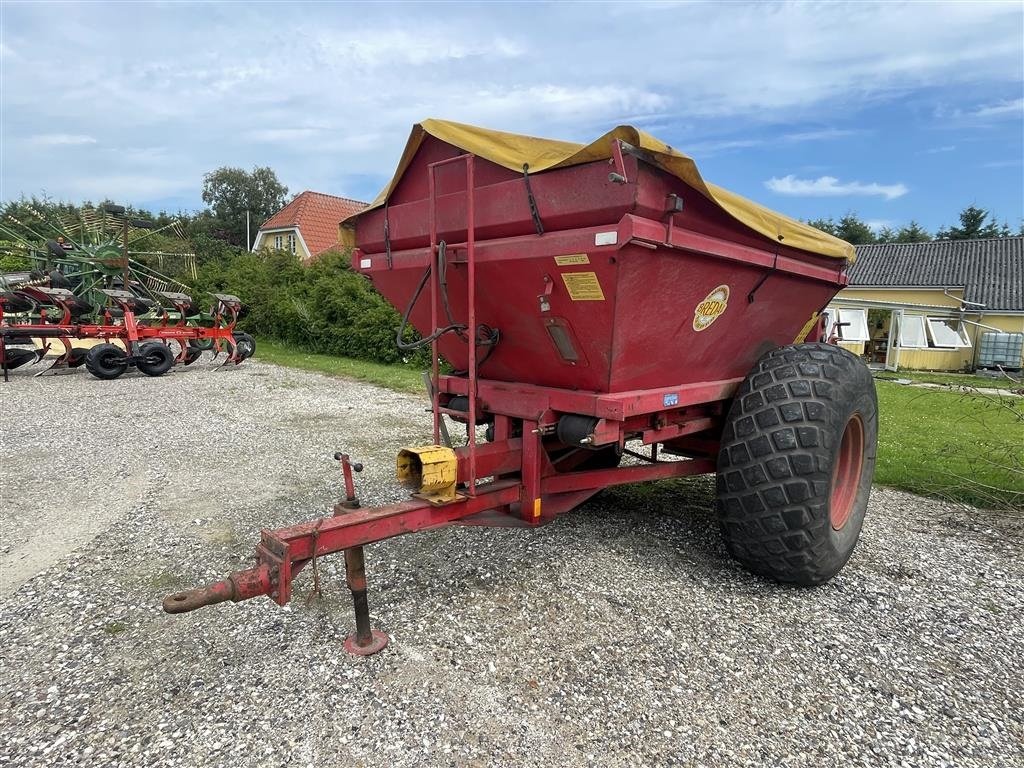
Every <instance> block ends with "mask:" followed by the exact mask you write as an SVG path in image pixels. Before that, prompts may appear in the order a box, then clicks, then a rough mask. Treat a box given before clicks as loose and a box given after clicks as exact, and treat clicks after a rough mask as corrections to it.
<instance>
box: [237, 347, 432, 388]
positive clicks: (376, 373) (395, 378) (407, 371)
mask: <svg viewBox="0 0 1024 768" xmlns="http://www.w3.org/2000/svg"><path fill="white" fill-rule="evenodd" d="M255 357H256V359H257V360H262V361H263V362H265V363H275V364H276V365H284V366H287V367H289V368H301V369H302V370H304V371H315V372H316V373H326V374H327V375H328V376H342V377H344V378H347V379H357V380H358V381H365V382H369V383H370V384H376V385H378V386H381V387H387V388H388V389H393V390H395V391H398V392H412V393H415V394H424V393H425V391H426V390H425V388H424V386H423V373H422V372H421V371H420V370H419V369H418V368H407V367H405V366H401V365H382V364H381V363H370V362H367V361H366V360H354V359H351V358H347V357H334V356H333V355H316V354H312V353H309V352H302V351H299V350H295V349H292V348H289V347H287V346H285V345H284V344H281V343H279V342H276V341H268V340H267V339H263V338H260V339H258V340H257V342H256V355H255Z"/></svg>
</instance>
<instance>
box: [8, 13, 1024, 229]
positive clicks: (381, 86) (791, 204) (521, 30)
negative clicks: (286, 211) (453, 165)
mask: <svg viewBox="0 0 1024 768" xmlns="http://www.w3.org/2000/svg"><path fill="white" fill-rule="evenodd" d="M0 14H2V19H0V66H2V83H0V85H2V91H0V107H2V115H0V117H2V157H0V164H2V173H0V198H2V199H4V200H7V199H10V198H14V197H17V196H19V195H22V194H24V195H33V194H36V195H39V194H46V195H49V196H51V197H53V198H58V199H67V200H72V201H79V200H83V199H94V200H95V199H99V198H103V197H108V198H111V199H114V200H117V201H121V202H128V203H132V204H135V205H138V206H142V207H147V208H153V209H160V208H163V209H167V210H171V211H174V210H179V209H184V210H191V209H195V208H199V207H201V206H202V201H201V199H200V190H201V185H202V176H203V174H204V173H205V172H207V171H210V170H212V169H214V168H217V167H218V166H222V165H237V166H242V167H246V168H251V167H252V166H254V165H269V166H271V167H272V168H274V169H275V170H276V171H277V173H278V175H279V176H280V177H281V179H282V180H283V181H284V182H285V183H286V184H287V185H288V187H289V188H290V189H291V191H292V192H299V191H301V190H303V189H314V190H318V191H322V192H330V193H333V194H338V195H344V196H347V197H354V198H357V199H363V200H369V199H371V198H372V197H373V196H374V195H375V194H376V193H377V191H378V190H379V189H380V187H381V186H382V185H383V184H384V182H385V181H386V179H387V178H388V177H390V174H391V172H392V170H393V168H394V165H395V163H396V162H397V159H398V156H399V154H400V152H401V149H402V146H403V145H404V143H405V139H406V137H407V135H408V132H409V128H410V127H411V125H412V124H413V123H415V122H416V121H418V120H420V119H422V118H425V117H443V118H449V119H453V120H459V121H462V122H469V123H475V124H479V125H486V126H490V127H494V128H501V129H504V130H510V131H517V132H522V133H531V134H535V135H541V136H550V137H554V138H560V139H568V140H577V141H589V140H591V139H593V138H595V137H596V136H598V135H600V134H601V133H603V132H605V131H606V130H608V129H609V128H611V127H612V126H614V125H616V124H619V123H632V124H634V125H637V126H640V127H642V128H645V129H647V130H649V131H650V132H652V133H654V134H655V135H656V136H658V137H659V138H661V139H663V140H665V141H667V142H668V143H670V144H672V145H673V146H676V147H679V148H681V149H683V150H684V151H686V152H688V153H689V154H690V155H691V156H693V157H694V158H695V159H696V160H697V163H698V166H699V167H700V168H701V170H702V171H703V173H704V175H705V176H706V177H707V178H708V179H710V180H712V181H714V182H716V183H719V184H721V185H723V186H725V187H728V188H730V189H733V190H735V191H737V192H740V193H741V194H744V195H747V196H748V197H751V198H754V199H756V200H758V201H760V202H762V203H765V204H767V205H769V206H771V207H773V208H776V209H778V210H781V211H783V212H786V213H788V214H790V215H793V216H798V217H801V218H813V217H818V216H835V217H838V216H841V215H843V214H844V213H846V212H848V211H855V212H857V213H858V214H859V215H860V216H861V217H862V218H864V219H867V220H869V221H871V222H875V223H876V224H878V225H880V224H882V223H888V224H891V225H899V224H902V223H905V222H907V221H909V220H910V219H917V220H918V221H920V222H922V223H923V224H924V225H925V226H927V227H929V228H931V229H935V228H937V227H939V226H941V225H943V224H948V223H951V222H953V221H955V218H956V214H957V212H958V211H959V210H960V209H961V208H963V207H964V206H966V205H968V204H971V203H975V204H978V205H981V206H983V207H986V208H989V209H991V210H992V211H993V212H994V213H995V214H996V215H997V216H998V217H999V219H1000V220H1003V219H1005V220H1007V221H1009V222H1010V224H1011V226H1013V227H1014V228H1016V227H1017V226H1019V225H1020V222H1021V217H1022V215H1024V191H1022V190H1024V168H1022V156H1024V71H1022V69H1024V5H1022V3H1020V2H1016V1H1011V2H990V3H986V2H959V3H953V2H949V3H924V2H918V3H908V4H899V3H895V2H887V3H883V4H879V5H872V4H869V3H866V2H861V3H851V4H841V3H799V4H746V3H725V2H722V3H707V4H704V3H669V2H663V3H655V2H651V3H639V2H633V3H628V4H627V3H623V4H617V3H605V4H595V5H583V4H571V5H570V4H530V5H522V4H514V3H481V4H456V3H448V4H432V5H427V4H419V5H410V4H400V3H391V4H385V3H378V4H372V5H361V4H354V3H318V4H308V5H304V4H300V3H230V4H229V3H221V4H185V3H157V4H150V5H145V4H141V3H140V4H130V3H103V4H97V3H89V4H87V3H45V2H35V3H24V4H21V3H16V2H10V1H8V0H5V1H4V2H2V3H0Z"/></svg>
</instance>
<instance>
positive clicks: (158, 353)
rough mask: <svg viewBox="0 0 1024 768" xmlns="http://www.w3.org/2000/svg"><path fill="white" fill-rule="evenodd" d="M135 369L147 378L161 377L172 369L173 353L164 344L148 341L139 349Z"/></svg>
mask: <svg viewBox="0 0 1024 768" xmlns="http://www.w3.org/2000/svg"><path fill="white" fill-rule="evenodd" d="M135 367H136V368H138V369H139V370H140V371H142V372H143V373H144V374H146V375H147V376H163V375H164V374H165V373H167V372H168V371H169V370H171V368H173V367H174V353H173V352H171V348H170V347H168V346H167V345H166V344H161V343H160V342H159V341H148V342H146V343H145V344H142V345H141V346H140V347H139V356H138V358H137V359H136V361H135Z"/></svg>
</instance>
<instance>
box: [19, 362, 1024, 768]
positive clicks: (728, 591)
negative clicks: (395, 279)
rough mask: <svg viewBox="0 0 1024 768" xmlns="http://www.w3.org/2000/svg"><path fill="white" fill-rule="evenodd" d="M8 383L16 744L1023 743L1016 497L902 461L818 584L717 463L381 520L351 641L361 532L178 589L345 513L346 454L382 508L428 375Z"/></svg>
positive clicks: (90, 749)
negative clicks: (310, 523) (957, 492)
mask: <svg viewBox="0 0 1024 768" xmlns="http://www.w3.org/2000/svg"><path fill="white" fill-rule="evenodd" d="M271 349H272V347H271ZM392 371H393V376H394V379H393V380H392V381H390V382H388V383H390V384H391V386H393V387H394V386H399V387H401V382H402V381H404V382H405V384H406V386H407V387H408V388H413V387H414V386H415V385H414V383H413V379H412V378H411V377H407V376H406V374H405V372H404V370H403V369H392ZM403 377H404V378H403ZM878 386H879V393H880V400H881V402H882V424H883V429H882V435H881V439H880V446H881V447H880V458H879V470H878V473H879V480H880V481H882V482H890V483H895V482H898V481H897V480H894V479H893V478H898V476H899V473H900V472H904V473H909V475H910V476H919V475H920V471H919V468H915V465H916V464H917V463H918V459H915V460H914V461H913V462H903V463H902V464H901V463H900V462H897V461H895V460H894V459H892V458H886V456H885V453H884V452H885V451H886V450H890V449H887V448H886V446H887V439H889V437H887V425H889V426H890V428H891V427H892V426H897V427H898V426H900V424H902V423H903V422H899V423H895V422H887V418H896V417H895V416H893V414H894V413H895V412H896V410H898V411H899V412H900V413H905V412H906V411H907V409H908V408H912V407H913V403H914V402H916V401H914V400H913V398H915V397H921V396H922V395H920V394H919V392H918V391H917V390H914V389H912V388H900V387H899V386H898V385H895V384H890V383H880V384H879V385H878ZM2 393H3V406H2V414H0V418H2V423H0V435H2V455H0V459H2V467H3V471H2V477H0V479H2V486H0V497H2V505H0V515H2V518H0V525H2V529H3V531H4V538H3V542H2V548H0V570H2V574H3V584H2V593H0V642H2V643H3V646H4V648H6V649H7V651H6V652H5V654H4V656H3V658H2V661H0V671H2V673H3V674H2V677H0V718H2V720H3V722H4V723H5V738H4V740H3V743H2V744H0V763H3V764H9V765H18V766H53V765H64V764H68V765H70V764H83V765H108V764H110V765H115V764H116V765H122V766H133V765H138V766H174V765H182V766H187V765H211V766H216V765H222V766H232V767H233V766H260V765H301V766H305V765H327V764H354V765H359V764H365V765H371V764H379V763H380V762H382V761H386V762H389V763H391V764H394V765H405V766H413V765H423V764H427V763H430V764H451V765H503V764H507V765H512V764H517V765H519V764H538V765H539V764H545V765H592V764H595V763H597V762H599V763H602V764H607V765H638V764H669V763H675V764H682V765H686V764H709V763H713V764H716V765H762V764H772V765H794V766H795V765H808V764H829V763H832V762H835V763H837V764H849V765H877V764H894V765H899V764H906V765H915V766H918V765H948V764H955V765H958V766H991V765H1012V764H1018V763H1020V762H1021V761H1022V760H1024V749H1022V746H1021V745H1022V744H1024V717H1022V715H1021V712H1022V711H1024V672H1022V670H1021V669H1020V665H1018V664H1014V663H1012V660H1013V659H1016V658H1020V657H1021V656H1022V654H1024V628H1022V626H1021V623H1020V622H1019V621H1015V620H1014V617H1017V616H1019V615H1020V614H1021V612H1022V611H1024V566H1022V565H1021V562H1020V557H1019V553H1020V550H1021V545H1022V543H1024V521H1022V519H1021V518H1020V517H1019V516H1017V515H1013V514H1005V513H1003V514H993V513H989V512H985V511H982V510H978V509H974V508H971V507H968V506H965V505H963V504H961V503H952V502H947V501H943V500H940V499H935V498H925V497H920V496H913V495H910V494H908V493H904V492H901V491H897V490H892V489H888V488H885V487H880V486H877V485H876V488H875V489H874V491H873V493H872V497H871V503H870V508H869V512H868V515H867V518H866V522H865V527H864V531H863V534H862V537H861V541H860V543H859V545H858V547H857V549H856V550H855V552H854V555H853V558H852V560H851V561H850V563H849V564H848V565H847V567H846V568H844V569H843V570H842V572H841V573H840V574H839V575H838V576H837V577H836V578H835V579H834V580H833V581H831V582H829V583H828V584H826V585H824V586H821V587H818V588H814V589H810V590H801V589H792V588H783V587H779V586H776V585H772V584H769V583H766V582H764V581H762V580H759V579H757V578H755V577H753V576H750V575H748V574H747V573H746V572H745V571H744V570H742V569H741V568H740V567H738V566H737V565H736V564H735V563H733V562H732V561H731V560H730V559H729V557H728V555H727V554H726V552H725V549H724V547H723V545H722V543H721V541H720V537H719V534H718V531H717V524H716V523H715V521H714V516H713V510H712V508H711V504H712V498H713V484H712V483H711V482H710V481H709V480H707V479H701V478H697V479H693V480H680V481H668V482H662V483H656V484H650V485H645V486H627V487H623V488H620V489H613V490H609V491H605V492H603V493H602V494H600V495H599V496H597V497H595V498H594V499H593V500H592V501H590V502H588V503H587V504H586V505H584V506H583V507H582V508H580V509H579V510H577V511H576V512H574V513H571V514H568V515H566V516H564V517H562V518H560V519H559V520H557V521H556V522H554V523H552V524H551V525H548V526H545V527H541V528H539V529H534V530H500V529H493V530H492V529H480V528H449V529H444V530H441V531H435V532H430V533H421V534H418V535H416V536H409V537H402V538H397V539H391V540H389V541H386V542H383V543H378V544H374V545H371V546H369V547H368V548H367V560H368V573H369V578H370V605H371V612H372V616H373V620H374V624H375V626H379V627H380V628H382V629H384V630H385V631H387V632H388V633H389V634H390V635H391V636H392V645H391V646H389V648H388V649H387V650H386V651H385V652H384V653H381V654H378V655H376V656H372V657H369V658H356V657H352V656H350V655H348V654H346V653H345V652H344V651H342V650H341V639H342V638H343V637H344V635H346V634H347V633H348V632H349V631H351V624H352V617H351V599H350V597H349V594H348V591H347V589H346V588H345V586H344V567H343V564H342V562H341V559H340V557H337V556H335V557H331V558H324V559H323V560H322V561H321V563H320V576H321V582H322V586H323V595H322V597H320V598H319V599H310V600H307V595H308V593H309V592H310V591H311V589H312V575H311V574H310V573H308V572H307V573H304V574H303V575H302V576H301V577H300V579H299V581H298V582H297V585H296V597H295V599H294V600H293V602H292V603H291V604H290V606H289V607H288V608H286V609H280V608H278V607H276V606H275V605H273V604H271V603H270V602H269V601H267V600H262V599H260V600H256V601H251V602H248V603H244V604H239V605H237V606H236V605H232V604H226V605H222V606H218V607H216V608H211V609H206V610H205V611H202V612H199V613H196V614H191V615H188V616H178V617H173V616H167V615H165V614H163V613H162V612H161V610H160V601H161V599H162V598H163V596H164V595H165V594H167V593H169V592H172V591H175V590H177V589H181V588H185V587H190V586H193V585H195V584H198V583H202V582H206V581H209V580H212V579H216V578H220V577H221V576H223V575H224V573H226V572H227V571H228V570H231V569H234V568H239V567H244V565H245V564H246V563H247V562H248V559H249V557H250V555H251V553H252V549H253V546H254V544H255V543H256V541H257V539H258V530H259V529H260V528H261V527H265V526H271V527H272V526H278V525H283V524H288V523H293V522H299V521H303V520H306V519H310V518H313V517H316V516H319V515H321V514H324V513H326V512H327V511H328V509H329V506H330V504H331V503H333V502H334V501H336V500H337V499H339V498H340V497H341V495H342V485H341V477H340V472H339V471H338V469H337V464H336V462H334V461H333V460H332V455H333V453H334V452H335V451H336V450H338V449H345V450H347V451H349V452H350V453H351V454H352V455H353V458H354V459H357V460H359V461H362V462H363V463H364V464H365V465H366V469H365V471H364V472H363V473H362V474H361V475H359V476H357V481H358V490H359V495H360V497H361V498H362V500H363V501H364V503H367V504H371V503H372V504H379V503H386V502H390V501H394V500H397V499H399V498H402V497H403V496H404V495H405V492H404V491H402V490H401V489H399V488H398V487H397V486H396V485H395V484H394V482H393V480H392V477H393V471H394V469H393V461H394V458H393V457H394V451H395V449H396V448H397V447H398V446H401V445H404V444H407V443H413V444H415V443H417V442H422V441H424V439H426V438H428V436H429V429H430V419H429V415H428V414H427V413H426V412H425V411H424V400H423V398H422V396H419V395H416V394H407V393H402V392H396V391H394V390H393V389H384V388H381V387H378V386H373V385H371V384H367V383H359V382H355V381H352V380H348V379H339V378H334V377H329V376H324V375H320V374H317V373H312V372H307V371H300V370H295V369H292V368H286V367H280V366H276V365H271V364H268V363H265V362H259V361H256V362H254V361H249V362H248V363H247V364H246V365H244V366H241V367H239V368H232V369H225V370H222V371H219V372H214V371H212V370H210V369H208V368H202V367H192V368H188V369H175V370H174V371H172V372H171V373H170V374H168V375H166V376H164V377H162V378H160V379H158V380H152V379H144V378H142V377H140V376H139V374H137V373H129V374H126V375H125V376H124V377H122V378H121V379H120V380H119V381H118V382H117V383H116V388H113V387H112V386H111V383H109V382H102V381H99V380H96V379H93V378H91V377H87V376H84V375H81V374H79V375H70V376H61V377H54V378H48V379H39V380H32V379H31V378H30V377H29V376H28V374H27V372H26V371H15V372H13V373H12V380H11V382H10V383H9V384H7V385H4V388H3V390H2ZM890 393H896V394H895V395H892V394H890ZM904 393H906V394H904ZM924 396H927V397H942V398H954V399H956V398H959V397H960V395H958V394H955V393H946V392H938V393H934V394H931V393H928V392H925V393H924ZM887 403H895V404H896V406H897V408H896V409H894V410H892V411H888V412H887V410H886V409H887ZM943 404H944V406H943V408H939V409H937V410H938V411H940V412H945V411H947V410H948V411H949V412H950V414H952V413H953V412H954V411H956V410H957V407H958V408H959V409H960V411H962V410H963V409H964V407H965V406H964V405H963V404H962V403H961V404H960V405H959V406H956V407H955V406H954V405H949V406H948V407H946V406H945V401H943ZM933 410H935V409H933ZM182 413H198V414H201V415H202V418H196V419H182V418H181V414H182ZM900 418H903V416H901V417H900ZM908 418H909V417H908ZM40 436H45V439H40ZM933 442H934V441H933ZM926 443H927V441H926V440H924V439H922V440H919V441H916V442H915V441H903V442H902V445H903V446H909V449H910V450H911V451H916V452H917V454H918V455H920V453H921V451H922V450H923V449H924V446H925V445H926ZM890 448H891V447H890ZM920 461H921V462H923V463H925V464H927V463H929V462H928V460H927V456H920ZM931 463H932V464H934V461H933V462H931ZM41 468H43V469H42V472H41ZM1008 660H1009V661H1008Z"/></svg>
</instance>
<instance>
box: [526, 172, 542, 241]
mask: <svg viewBox="0 0 1024 768" xmlns="http://www.w3.org/2000/svg"><path fill="white" fill-rule="evenodd" d="M523 183H524V184H525V185H526V200H527V202H529V203H530V215H531V216H532V217H533V228H534V229H536V230H537V234H538V235H543V234H544V222H543V221H541V220H540V211H538V210H537V200H536V198H534V196H533V189H532V188H531V187H530V164H529V163H523Z"/></svg>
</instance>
